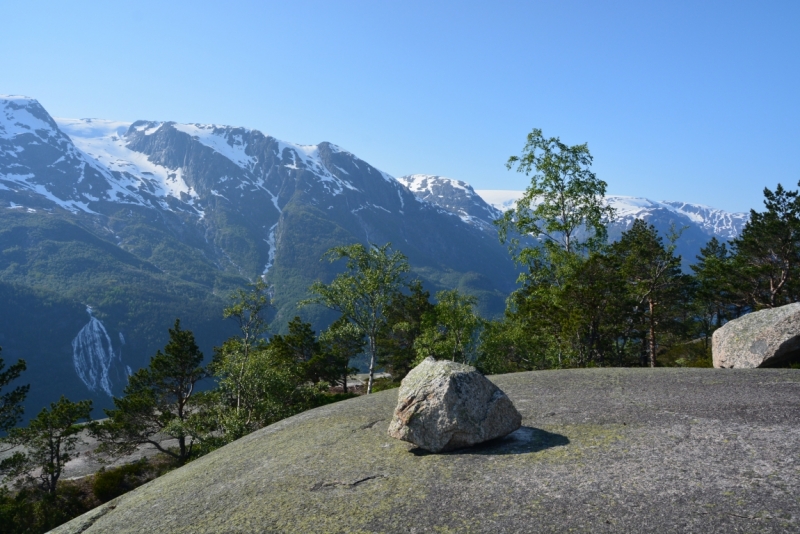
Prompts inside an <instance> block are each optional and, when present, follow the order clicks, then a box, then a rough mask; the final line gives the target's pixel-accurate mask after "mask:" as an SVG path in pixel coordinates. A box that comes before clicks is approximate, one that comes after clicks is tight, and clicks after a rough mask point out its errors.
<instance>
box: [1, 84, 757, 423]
mask: <svg viewBox="0 0 800 534" xmlns="http://www.w3.org/2000/svg"><path fill="white" fill-rule="evenodd" d="M495 193H497V192H495ZM512 193H513V192H512ZM482 195H483V196H482ZM484 197H485V198H484ZM499 197H502V195H499V196H498V195H497V194H494V195H492V194H490V193H489V192H476V191H475V190H474V189H473V188H472V187H471V186H469V184H466V183H465V182H461V181H458V180H452V179H448V178H443V177H439V176H430V175H419V174H417V175H409V176H403V177H400V178H397V179H395V178H393V177H392V176H389V175H388V174H386V173H385V172H382V171H380V170H379V169H377V168H375V167H373V166H372V165H370V164H369V163H367V162H365V161H363V160H361V159H360V158H358V157H357V156H355V155H354V154H352V153H350V152H348V151H346V150H344V149H342V148H340V147H338V146H336V145H334V144H332V143H328V142H323V143H319V144H317V145H298V144H293V143H289V142H285V141H281V140H278V139H276V138H274V137H271V136H269V135H266V134H263V133H261V132H259V131H257V130H251V129H246V128H235V127H230V126H220V125H202V124H179V123H175V122H160V121H136V122H133V123H125V122H116V121H110V120H102V119H54V118H53V117H51V116H50V114H49V113H48V112H47V111H46V110H45V109H44V107H42V106H41V105H40V104H39V103H38V102H37V101H36V100H34V99H31V98H26V97H11V96H5V97H3V96H0V295H2V297H3V299H2V302H3V303H4V306H3V312H2V313H0V346H2V347H3V352H2V357H3V358H4V359H5V360H6V361H7V362H8V361H15V360H16V359H17V358H24V359H26V360H27V362H28V367H29V368H28V371H26V374H25V378H26V380H27V381H29V382H31V383H32V384H33V386H32V388H31V393H30V395H29V400H28V403H27V404H28V406H30V407H32V409H30V410H28V415H29V416H30V415H33V413H35V411H37V410H38V409H39V407H41V406H43V405H44V404H45V403H47V402H50V401H52V400H55V399H57V398H58V397H59V396H60V395H61V394H65V395H67V396H69V397H70V398H72V399H73V400H77V399H81V398H92V399H93V400H94V401H95V405H96V407H98V408H102V407H107V406H109V404H110V397H111V395H118V394H120V393H121V391H122V388H123V387H124V385H125V383H126V377H127V375H128V374H129V373H130V372H132V371H133V370H135V369H138V368H140V367H142V366H144V365H146V364H147V363H148V361H149V358H150V356H152V355H153V354H154V353H155V351H156V350H157V349H158V348H160V347H163V345H164V344H165V342H166V340H167V328H168V327H170V326H171V325H172V324H173V322H174V320H175V319H176V318H178V317H179V318H180V319H181V321H182V325H183V327H184V328H189V329H192V330H193V331H194V332H195V334H196V336H197V339H198V343H199V344H200V346H201V348H202V349H203V350H204V352H205V353H206V355H207V356H210V353H211V351H212V350H213V347H214V346H218V345H220V344H221V343H222V341H223V340H224V339H226V338H227V337H228V336H230V335H233V334H234V333H235V329H234V325H233V324H232V323H226V322H225V321H223V320H222V309H223V307H224V306H225V305H226V303H227V298H228V295H229V293H230V292H231V291H232V290H233V289H236V288H240V287H243V286H244V285H245V284H246V283H248V282H251V281H253V280H255V279H257V278H258V277H263V278H264V279H265V280H266V281H267V282H268V283H269V285H270V288H271V289H270V290H271V293H272V295H271V296H272V299H273V302H274V309H273V310H272V315H271V320H272V325H273V331H280V330H281V329H282V328H284V327H285V324H286V322H287V321H288V320H289V319H291V318H292V317H294V316H295V315H296V314H299V315H301V316H302V317H303V318H304V319H306V320H308V321H310V322H311V323H312V324H313V326H314V328H315V329H317V330H319V329H320V328H323V327H324V326H326V325H327V324H328V323H329V322H330V321H331V320H332V319H333V318H334V316H333V315H332V314H331V312H329V311H327V310H325V309H322V308H304V309H301V310H298V308H297V302H298V301H299V300H300V299H302V298H303V297H305V296H307V294H306V290H307V288H308V286H309V285H310V284H311V283H312V282H313V281H315V280H322V281H329V280H331V279H332V278H333V276H335V274H336V273H337V272H339V271H340V270H341V268H342V265H339V264H337V263H334V264H329V263H327V262H323V261H320V258H321V256H322V255H323V253H324V252H325V251H326V250H327V249H329V248H330V247H332V246H335V245H342V244H349V243H353V242H361V243H364V244H366V243H376V244H383V243H385V242H391V243H392V244H393V247H394V248H395V249H397V250H400V251H402V252H403V253H404V254H405V255H406V256H407V257H408V259H409V263H410V264H411V266H412V276H414V277H416V278H419V279H420V280H422V282H423V284H424V286H425V287H426V288H427V289H428V290H430V291H431V292H432V293H433V292H435V291H437V290H439V289H444V288H459V289H460V290H462V291H465V292H468V293H471V294H474V295H476V296H477V297H478V298H479V302H480V304H479V308H480V310H479V311H480V312H481V313H482V314H483V315H484V316H486V317H493V316H497V315H499V314H500V313H502V310H503V308H504V301H505V297H506V296H507V295H508V294H509V293H510V292H511V291H512V290H513V289H514V287H515V279H516V273H517V271H516V268H515V266H514V265H513V263H512V262H511V260H510V259H509V255H508V252H507V250H506V247H505V246H503V245H501V244H500V243H499V242H498V240H497V234H496V231H495V228H494V225H493V224H492V221H493V220H494V219H495V218H497V217H498V216H499V214H500V213H501V212H500V208H503V207H508V204H507V203H508V202H509V201H513V194H511V196H510V197H509V195H508V194H506V197H508V198H505V199H504V200H503V199H500V201H499V202H498V200H497V199H498V198H499ZM487 200H488V202H487ZM609 201H610V202H611V203H612V204H613V205H614V206H615V207H617V211H618V214H619V215H620V217H619V219H618V221H617V222H616V223H614V224H615V226H613V227H612V228H611V231H610V233H611V235H612V236H614V235H618V234H619V233H620V232H621V231H623V230H624V229H625V227H626V225H629V224H630V223H631V221H632V220H633V218H636V217H639V218H645V219H647V220H649V221H650V222H653V223H654V224H656V226H657V227H658V228H659V230H661V231H665V226H664V225H666V228H669V225H670V224H675V225H676V226H680V227H682V226H687V227H688V228H687V229H686V230H685V231H684V234H683V235H682V236H681V239H680V240H679V251H683V250H685V251H686V254H687V255H689V254H691V256H690V257H691V258H693V257H694V256H693V255H694V254H696V253H697V250H699V247H700V246H702V245H703V244H705V242H706V241H707V240H708V239H709V238H710V236H711V235H716V236H718V237H720V238H722V239H729V238H731V237H734V236H735V235H736V233H737V232H738V231H739V230H740V229H741V226H742V224H744V222H745V221H746V218H747V216H746V215H743V214H727V213H725V212H721V211H719V210H713V209H711V208H705V207H703V206H696V205H689V204H683V203H676V202H672V203H670V202H661V203H657V202H651V201H648V200H645V199H635V198H632V197H611V198H610V199H609ZM503 202H505V203H506V204H503ZM623 208H625V209H623ZM615 232H616V234H615ZM686 257H689V256H684V258H686Z"/></svg>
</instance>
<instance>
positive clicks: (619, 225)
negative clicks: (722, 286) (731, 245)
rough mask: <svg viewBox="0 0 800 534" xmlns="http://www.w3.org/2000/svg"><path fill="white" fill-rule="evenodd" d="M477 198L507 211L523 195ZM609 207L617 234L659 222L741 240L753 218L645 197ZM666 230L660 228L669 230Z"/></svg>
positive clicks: (617, 200) (615, 200) (619, 199)
mask: <svg viewBox="0 0 800 534" xmlns="http://www.w3.org/2000/svg"><path fill="white" fill-rule="evenodd" d="M475 192H476V193H477V194H478V195H480V196H481V197H483V199H484V200H485V201H486V202H487V203H489V204H491V205H492V207H494V208H496V209H498V210H500V211H505V210H508V209H511V208H513V207H514V204H515V203H516V202H517V200H519V199H520V198H521V197H522V194H523V193H524V191H513V190H478V191H475ZM605 200H606V204H607V205H609V206H611V207H612V208H614V210H615V212H616V220H615V221H614V223H613V227H614V228H615V229H616V230H617V231H620V232H621V231H625V230H627V229H629V228H630V227H631V226H632V225H633V221H634V220H635V219H643V220H645V221H647V222H650V223H651V224H654V225H655V226H656V227H657V228H658V226H659V225H658V224H656V223H657V222H664V221H672V222H673V223H675V225H676V228H677V229H678V230H679V229H681V228H683V227H689V228H696V229H698V230H700V231H701V232H703V233H704V234H706V235H708V236H709V237H717V238H718V239H723V240H729V239H733V238H734V237H736V236H738V235H739V234H740V233H741V231H742V228H744V225H745V224H747V221H748V220H749V218H750V215H749V214H748V213H731V212H727V211H724V210H720V209H716V208H711V207H709V206H703V205H701V204H690V203H687V202H677V201H669V200H663V201H661V202H657V201H654V200H650V199H647V198H642V197H630V196H619V195H611V196H607V197H606V199H605ZM666 229H667V228H659V230H666Z"/></svg>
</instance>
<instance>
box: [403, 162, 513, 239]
mask: <svg viewBox="0 0 800 534" xmlns="http://www.w3.org/2000/svg"><path fill="white" fill-rule="evenodd" d="M397 181H398V182H399V183H401V184H402V185H403V186H405V187H406V188H407V189H408V190H409V191H410V192H411V193H413V195H414V196H415V197H416V198H417V199H418V200H421V201H423V202H427V203H429V204H432V205H434V206H436V207H438V208H439V209H441V210H443V211H445V212H447V213H450V214H452V215H456V216H458V217H459V218H460V219H461V220H462V221H463V222H465V223H466V224H469V225H471V226H478V227H480V228H481V229H482V230H484V231H487V232H490V233H493V232H495V231H496V230H495V228H494V225H493V224H492V221H494V220H495V219H497V218H498V217H499V216H500V215H501V213H500V211H498V210H497V209H496V208H494V207H493V206H491V205H489V204H488V203H486V201H485V200H484V199H483V198H482V197H481V196H480V195H478V194H477V193H476V192H475V190H474V189H472V186H471V185H469V184H468V183H466V182H463V181H461V180H454V179H452V178H446V177H444V176H436V175H431V174H411V175H407V176H401V177H400V178H397Z"/></svg>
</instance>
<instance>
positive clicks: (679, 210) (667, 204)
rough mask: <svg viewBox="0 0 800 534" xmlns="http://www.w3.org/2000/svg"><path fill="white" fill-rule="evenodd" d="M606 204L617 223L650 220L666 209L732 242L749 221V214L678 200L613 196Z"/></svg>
mask: <svg viewBox="0 0 800 534" xmlns="http://www.w3.org/2000/svg"><path fill="white" fill-rule="evenodd" d="M606 204H608V205H609V206H611V207H612V208H614V210H615V211H616V222H617V223H630V224H632V222H633V219H645V220H646V219H647V218H648V217H649V216H650V215H651V214H652V213H654V212H655V211H657V210H664V211H668V212H671V213H674V214H675V215H679V216H682V217H685V218H686V219H688V220H689V221H691V223H693V224H695V225H696V226H697V227H699V228H700V230H702V231H703V233H705V234H706V235H709V236H716V237H721V238H723V239H733V238H734V237H736V236H738V235H739V234H740V233H741V232H742V229H743V228H744V225H745V224H747V221H748V220H749V219H750V216H749V214H747V213H730V212H727V211H724V210H720V209H716V208H711V207H709V206H703V205H702V204H690V203H687V202H675V201H666V200H664V201H661V202H658V201H654V200H650V199H647V198H641V197H629V196H620V195H613V196H608V197H606Z"/></svg>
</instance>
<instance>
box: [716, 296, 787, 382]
mask: <svg viewBox="0 0 800 534" xmlns="http://www.w3.org/2000/svg"><path fill="white" fill-rule="evenodd" d="M711 351H712V355H713V358H714V367H721V368H735V369H752V368H754V367H775V366H779V365H782V364H785V363H786V362H788V361H789V360H791V359H793V358H797V356H798V352H800V303H793V304H787V305H786V306H781V307H779V308H772V309H769V310H761V311H757V312H753V313H749V314H747V315H745V316H744V317H740V318H738V319H734V320H733V321H730V322H728V323H727V324H725V325H724V326H723V327H722V328H720V329H719V330H717V331H716V332H714V336H713V338H712V346H711Z"/></svg>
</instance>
